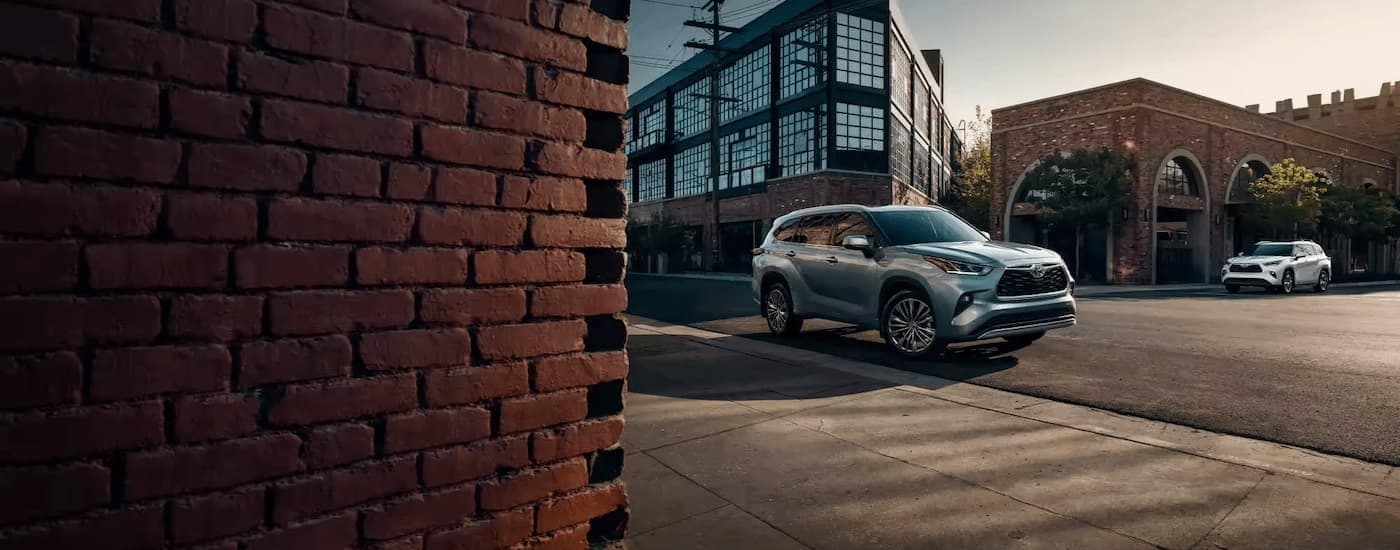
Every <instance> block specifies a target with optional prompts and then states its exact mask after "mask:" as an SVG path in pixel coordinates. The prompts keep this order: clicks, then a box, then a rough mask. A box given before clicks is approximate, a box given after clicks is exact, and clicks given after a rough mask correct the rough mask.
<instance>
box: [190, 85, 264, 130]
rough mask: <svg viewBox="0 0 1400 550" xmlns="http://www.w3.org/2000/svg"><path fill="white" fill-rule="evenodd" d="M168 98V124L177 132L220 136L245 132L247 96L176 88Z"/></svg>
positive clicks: (250, 109)
mask: <svg viewBox="0 0 1400 550" xmlns="http://www.w3.org/2000/svg"><path fill="white" fill-rule="evenodd" d="M169 101H170V127H171V128H173V129H175V131H177V132H181V133H185V134H190V135H195V136H204V137H212V138H222V139H241V138H243V137H245V136H247V135H248V121H249V120H251V119H252V116H253V106H252V104H251V103H249V101H248V99H247V98H242V97H235V96H231V95H225V94H218V93H211V92H201V91H196V90H186V89H184V88H176V89H174V90H171V91H170V100H169Z"/></svg>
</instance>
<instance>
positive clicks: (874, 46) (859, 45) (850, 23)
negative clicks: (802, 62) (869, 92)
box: [836, 13, 885, 88]
mask: <svg viewBox="0 0 1400 550" xmlns="http://www.w3.org/2000/svg"><path fill="white" fill-rule="evenodd" d="M836 23H837V24H836V36H837V40H836V45H837V48H836V59H837V71H836V81H837V82H845V83H847V84H856V85H860V86H867V87H871V88H884V87H885V36H884V35H885V24H884V23H882V22H879V21H874V20H870V19H865V18H861V17H855V16H852V15H848V14H844V13H842V14H838V15H837V18H836Z"/></svg>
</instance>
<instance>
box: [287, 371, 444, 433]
mask: <svg viewBox="0 0 1400 550" xmlns="http://www.w3.org/2000/svg"><path fill="white" fill-rule="evenodd" d="M417 405H418V385H417V383H416V381H415V380H414V377H413V375H412V374H405V375H400V376H385V377H377V378H357V379H354V380H345V381H340V382H331V383H328V384H315V385H307V386H295V387H291V388H288V389H287V393H286V395H285V396H283V397H282V399H281V400H280V401H278V402H277V404H276V405H273V406H272V409H271V410H269V411H268V413H267V419H268V421H269V422H271V423H272V424H273V425H275V426H296V425H304V424H316V423H320V422H331V421H336V420H350V419H354V418H361V417H366V416H373V415H379V414H384V413H389V412H399V411H405V410H409V409H412V408H414V407H416V406H417Z"/></svg>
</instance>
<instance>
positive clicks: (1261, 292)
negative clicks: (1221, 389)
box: [1078, 284, 1400, 301]
mask: <svg viewBox="0 0 1400 550" xmlns="http://www.w3.org/2000/svg"><path fill="white" fill-rule="evenodd" d="M1396 290H1400V284H1395V285H1379V286H1361V287H1332V288H1330V289H1328V290H1327V292H1325V293H1319V292H1317V291H1314V290H1313V289H1312V287H1311V286H1302V287H1298V289H1297V290H1294V291H1293V294H1275V293H1273V292H1270V291H1268V290H1265V289H1262V288H1252V287H1250V288H1243V289H1240V292H1239V293H1238V294H1230V293H1228V292H1226V291H1225V289H1224V287H1221V288H1217V289H1208V290H1207V289H1202V290H1163V291H1131V290H1125V291H1123V292H1114V291H1112V290H1108V289H1104V290H1100V291H1099V292H1101V294H1095V295H1090V296H1079V297H1078V299H1080V300H1168V299H1177V298H1212V299H1218V300H1226V301H1229V300H1285V299H1297V298H1304V297H1308V296H1325V295H1342V296H1364V295H1367V294H1376V293H1381V292H1394V291H1396Z"/></svg>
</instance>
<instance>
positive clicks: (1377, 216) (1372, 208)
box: [1318, 186, 1400, 241]
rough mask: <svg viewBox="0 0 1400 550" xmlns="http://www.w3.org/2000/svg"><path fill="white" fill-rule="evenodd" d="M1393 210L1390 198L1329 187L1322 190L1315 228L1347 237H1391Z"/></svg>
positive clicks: (1393, 226) (1394, 220) (1350, 189)
mask: <svg viewBox="0 0 1400 550" xmlns="http://www.w3.org/2000/svg"><path fill="white" fill-rule="evenodd" d="M1397 215H1400V211H1397V210H1396V203H1395V201H1394V200H1393V199H1391V198H1389V197H1386V196H1384V195H1382V194H1380V193H1376V192H1370V191H1365V190H1362V189H1355V188H1351V187H1341V186H1334V187H1329V188H1328V189H1327V190H1326V191H1325V192H1323V193H1322V197H1321V204H1320V208H1319V216H1318V228H1319V229H1320V230H1322V231H1323V232H1326V233H1328V234H1333V235H1342V236H1345V237H1347V238H1349V239H1359V240H1364V241H1374V240H1380V239H1384V238H1386V237H1389V236H1392V235H1393V234H1394V233H1395V231H1396V227H1395V222H1396V216H1397Z"/></svg>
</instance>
